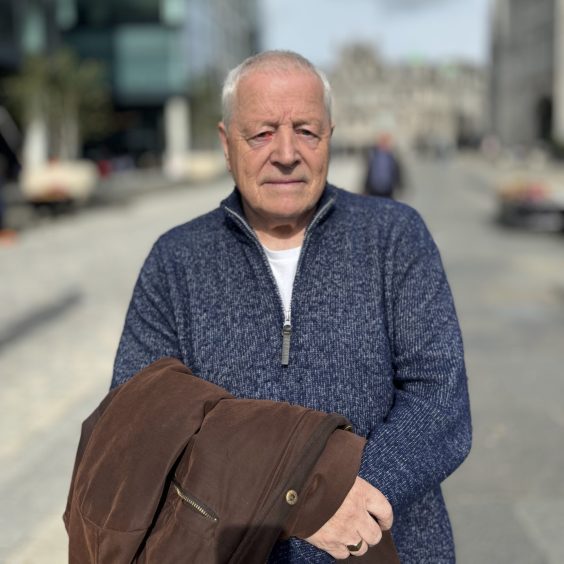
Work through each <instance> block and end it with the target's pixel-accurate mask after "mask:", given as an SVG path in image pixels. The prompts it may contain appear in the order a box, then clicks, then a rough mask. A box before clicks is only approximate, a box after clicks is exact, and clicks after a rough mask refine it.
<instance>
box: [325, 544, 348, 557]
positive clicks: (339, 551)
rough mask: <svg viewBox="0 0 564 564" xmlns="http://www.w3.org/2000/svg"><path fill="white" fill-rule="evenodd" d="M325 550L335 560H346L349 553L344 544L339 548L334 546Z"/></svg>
mask: <svg viewBox="0 0 564 564" xmlns="http://www.w3.org/2000/svg"><path fill="white" fill-rule="evenodd" d="M326 552H327V553H328V554H329V555H330V556H332V557H333V558H335V560H346V559H347V558H348V557H349V556H350V555H351V553H350V552H349V550H348V549H347V547H346V546H345V545H341V546H340V547H339V548H334V549H333V550H328V551H326Z"/></svg>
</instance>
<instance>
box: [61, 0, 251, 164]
mask: <svg viewBox="0 0 564 564" xmlns="http://www.w3.org/2000/svg"><path fill="white" fill-rule="evenodd" d="M58 2H59V9H58V20H59V25H60V28H61V33H62V38H63V41H64V43H65V44H68V45H71V46H72V47H73V49H74V50H75V51H76V52H77V53H78V54H79V56H80V57H81V58H95V59H99V60H101V61H102V62H104V64H105V67H106V69H107V75H108V81H109V84H110V86H111V92H112V100H113V104H114V108H115V110H116V112H117V114H118V119H117V120H116V123H118V124H119V127H118V130H117V131H115V133H114V134H113V135H112V136H111V138H109V139H107V140H106V141H105V147H106V148H109V149H110V150H111V151H112V152H113V153H118V154H119V153H127V154H132V155H134V156H139V155H141V154H143V153H149V154H153V155H160V154H162V153H163V151H164V150H165V144H166V131H165V129H166V122H165V119H164V113H165V108H166V106H167V103H168V102H169V101H170V100H172V99H176V100H178V99H179V98H183V99H185V100H186V102H187V104H190V102H191V98H192V97H193V96H196V95H197V94H198V93H199V92H200V90H198V89H201V85H202V81H208V82H211V83H213V84H215V88H216V89H217V88H218V84H219V81H220V80H221V78H222V76H223V74H224V73H225V72H226V71H227V69H228V68H230V67H231V66H233V65H234V64H236V63H237V62H238V61H240V60H241V59H242V58H244V57H246V56H248V55H249V54H251V53H253V52H256V51H257V50H258V44H257V43H258V40H257V38H258V14H257V2H256V0H231V1H229V0H119V1H116V0H96V2H92V0H58ZM212 89H213V88H212ZM197 90H198V91H197ZM198 141H199V140H198V139H197V138H196V139H192V140H191V143H190V144H191V145H192V146H198V144H199V143H198ZM204 144H205V143H204ZM92 149H93V148H92V147H90V150H92ZM99 149H100V147H98V148H97V150H99ZM93 156H96V155H93Z"/></svg>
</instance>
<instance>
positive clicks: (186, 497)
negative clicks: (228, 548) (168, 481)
mask: <svg viewBox="0 0 564 564" xmlns="http://www.w3.org/2000/svg"><path fill="white" fill-rule="evenodd" d="M172 486H173V487H174V490H175V491H176V494H177V495H178V497H179V498H180V499H181V500H182V501H183V502H185V503H186V504H187V505H188V506H189V507H191V508H192V509H193V510H194V511H195V512H196V513H199V514H200V515H201V516H202V517H205V518H206V519H208V520H209V521H213V522H214V523H217V522H218V521H219V517H218V516H217V515H216V514H215V513H214V512H213V511H212V510H211V509H210V508H209V507H206V506H205V505H204V504H203V503H202V502H201V501H199V500H197V499H196V498H195V497H193V496H191V495H190V494H188V493H186V491H184V490H183V489H182V486H181V485H180V483H179V482H178V480H176V478H173V479H172Z"/></svg>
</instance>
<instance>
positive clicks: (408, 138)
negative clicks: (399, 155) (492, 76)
mask: <svg viewBox="0 0 564 564" xmlns="http://www.w3.org/2000/svg"><path fill="white" fill-rule="evenodd" d="M329 75H330V81H331V84H332V86H333V90H334V93H335V96H334V97H335V107H334V111H335V122H336V124H337V127H336V129H335V136H334V144H335V146H336V147H340V148H348V149H360V148H364V147H366V146H368V145H370V144H372V143H373V142H374V140H375V138H376V136H377V135H379V134H381V133H384V132H386V133H391V134H392V135H393V137H394V138H395V141H396V143H398V144H400V145H403V146H415V145H418V144H419V145H421V144H422V143H427V144H431V145H434V146H436V147H444V148H446V147H454V146H456V145H458V144H461V143H470V142H473V141H474V140H475V139H476V138H477V137H478V136H479V135H480V134H481V133H482V132H483V130H484V117H485V116H484V102H485V97H486V96H485V73H484V71H483V70H482V69H481V68H479V67H476V66H473V65H470V64H449V65H440V66H439V65H431V64H423V63H411V64H394V65H392V64H388V63H386V62H384V61H383V60H382V59H381V58H380V57H379V56H378V54H377V53H376V52H375V50H374V48H373V47H372V46H369V45H365V44H355V45H350V46H347V47H345V48H344V49H343V50H342V51H341V53H340V57H339V59H338V60H337V63H336V64H335V66H334V67H333V68H332V70H331V71H330V73H329Z"/></svg>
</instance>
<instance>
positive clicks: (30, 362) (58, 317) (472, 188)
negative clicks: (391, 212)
mask: <svg viewBox="0 0 564 564" xmlns="http://www.w3.org/2000/svg"><path fill="white" fill-rule="evenodd" d="M361 172H362V171H361V169H360V163H359V162H358V161H356V160H354V159H338V160H335V161H334V163H333V165H332V170H331V174H330V179H331V180H332V181H333V182H335V183H337V184H340V185H343V186H347V187H353V188H354V187H358V185H359V183H360V175H361ZM409 178H410V180H411V184H412V186H411V190H410V191H409V193H408V194H407V195H406V200H407V201H408V203H410V204H411V205H414V206H415V207H416V208H417V209H419V210H420V212H421V213H422V214H423V216H424V218H425V220H426V221H427V223H428V225H429V226H430V228H431V231H432V232H433V234H434V236H435V238H436V240H437V243H438V244H439V247H440V249H441V252H442V255H443V259H444V262H445V265H446V268H447V272H448V274H449V277H450V280H451V284H452V287H453V291H454V294H455V298H456V302H457V307H458V310H459V314H460V318H461V322H462V326H463V332H464V336H465V343H466V350H467V363H468V372H469V378H470V389H471V399H472V407H473V415H474V429H475V440H474V448H473V451H472V453H471V455H470V457H469V459H468V461H467V462H466V463H465V464H464V466H463V467H462V468H461V469H460V470H459V471H458V472H457V473H456V474H455V475H454V476H452V477H451V478H449V480H447V483H446V485H445V491H446V495H447V503H448V504H449V507H450V508H451V515H452V520H453V525H454V527H455V536H456V539H457V547H458V553H459V560H458V561H459V563H461V564H474V563H477V562H480V563H485V564H487V563H493V564H561V563H562V562H564V536H563V535H562V531H563V530H564V445H563V437H564V407H563V398H564V369H563V365H564V351H563V349H564V237H559V236H554V235H552V236H549V235H540V234H530V233H522V232H518V231H507V230H503V229H501V228H499V227H497V226H496V225H495V224H494V223H493V222H492V216H493V211H494V208H493V198H492V190H491V186H490V184H489V175H488V172H487V169H485V168H484V167H483V166H481V165H480V164H479V163H478V162H476V161H475V160H472V159H456V160H453V161H413V162H412V163H411V166H410V170H409ZM230 186H231V184H230V182H229V181H228V179H227V178H225V179H223V180H218V181H216V182H214V183H211V184H209V185H206V186H205V187H202V188H195V187H190V188H186V189H182V188H176V189H171V190H167V191H165V192H163V193H152V194H145V195H143V196H142V197H139V198H138V199H133V200H129V201H127V202H124V203H121V204H120V205H116V206H113V207H107V208H99V209H95V210H91V211H88V212H86V213H83V214H78V215H75V216H72V217H68V218H62V219H59V220H57V221H54V222H43V223H42V224H41V226H40V227H37V228H34V229H31V230H29V231H27V232H25V233H23V235H22V236H21V238H20V240H19V243H18V244H17V245H16V246H14V247H11V248H0V271H1V273H2V275H1V277H0V378H1V382H2V394H1V396H0V424H1V429H2V440H1V441H0V519H1V522H0V562H1V563H4V562H5V563H8V564H24V563H32V564H36V563H45V564H50V563H53V564H55V563H57V564H58V563H62V562H65V561H66V535H65V532H64V528H63V525H62V520H61V514H62V512H63V509H64V504H65V501H66V494H67V489H68V485H69V481H70V473H71V469H72V463H73V459H74V454H75V448H76V443H77V440H78V433H79V429H80V423H81V421H82V420H83V419H84V418H85V417H86V416H87V415H88V414H89V413H90V412H91V411H92V409H93V408H94V407H95V406H96V405H97V403H98V402H99V401H100V399H101V398H102V397H103V395H104V394H105V392H106V390H107V388H108V385H109V381H110V375H111V368H112V361H113V356H114V353H115V348H116V345H117V341H118V338H119V334H120V332H121V327H122V323H123V319H124V315H125V310H126V307H127V303H128V300H129V297H130V293H131V289H132V285H133V283H134V280H135V278H136V276H137V273H138V271H139V268H140V266H141V263H142V260H143V258H144V257H145V255H146V254H147V252H148V250H149V248H150V245H151V243H152V242H153V241H154V240H155V238H156V237H157V236H158V234H160V233H162V232H163V231H164V230H166V229H167V228H169V227H171V226H172V225H175V224H178V223H180V222H183V221H185V220H186V219H189V218H191V217H194V216H196V215H199V214H201V213H203V212H205V211H207V210H208V209H211V208H212V207H213V206H214V205H215V204H216V203H217V202H218V201H219V200H220V199H221V198H223V197H224V196H225V195H226V194H227V193H228V192H229V190H230Z"/></svg>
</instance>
